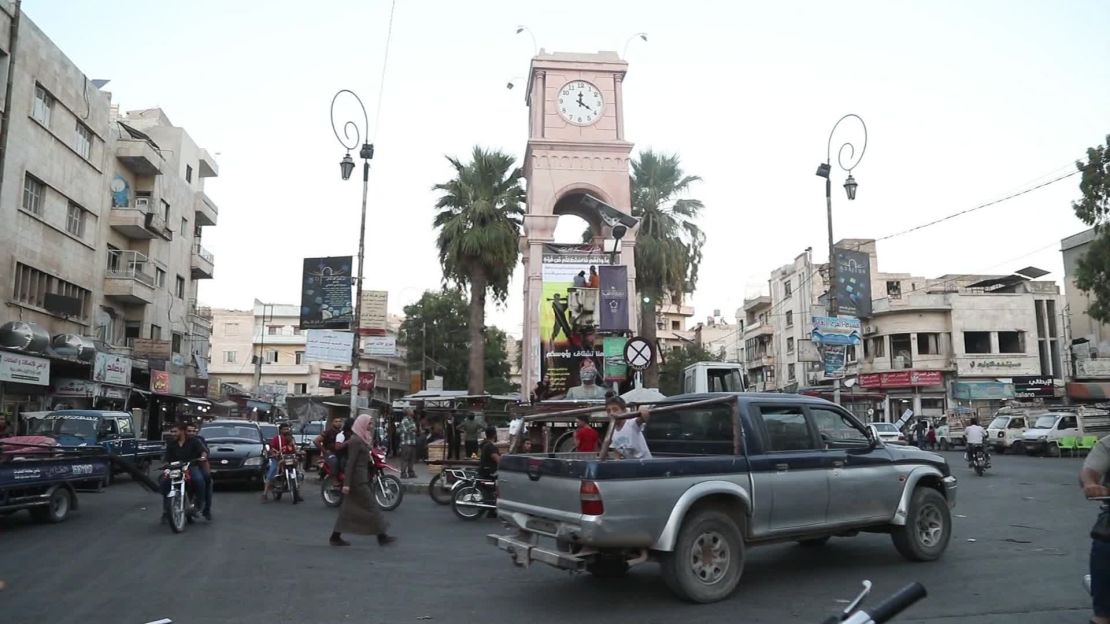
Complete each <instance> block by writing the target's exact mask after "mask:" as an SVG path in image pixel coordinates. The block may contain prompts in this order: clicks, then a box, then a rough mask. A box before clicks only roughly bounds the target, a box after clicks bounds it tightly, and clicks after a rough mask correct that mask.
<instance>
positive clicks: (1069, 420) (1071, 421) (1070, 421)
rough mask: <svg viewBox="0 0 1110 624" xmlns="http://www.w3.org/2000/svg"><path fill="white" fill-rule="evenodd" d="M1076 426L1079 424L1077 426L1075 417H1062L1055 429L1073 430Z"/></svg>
mask: <svg viewBox="0 0 1110 624" xmlns="http://www.w3.org/2000/svg"><path fill="white" fill-rule="evenodd" d="M1078 426H1079V424H1078V421H1077V420H1076V418H1075V416H1064V417H1063V418H1061V419H1060V424H1059V425H1058V426H1057V427H1056V428H1057V429H1075V428H1076V427H1078Z"/></svg>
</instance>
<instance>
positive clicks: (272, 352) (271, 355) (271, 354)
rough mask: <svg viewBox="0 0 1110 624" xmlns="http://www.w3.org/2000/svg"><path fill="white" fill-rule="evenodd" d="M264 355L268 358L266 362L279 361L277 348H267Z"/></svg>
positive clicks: (275, 362)
mask: <svg viewBox="0 0 1110 624" xmlns="http://www.w3.org/2000/svg"><path fill="white" fill-rule="evenodd" d="M264 355H265V358H266V359H265V362H266V363H267V364H277V362H278V351H277V349H266V353H265V354H264Z"/></svg>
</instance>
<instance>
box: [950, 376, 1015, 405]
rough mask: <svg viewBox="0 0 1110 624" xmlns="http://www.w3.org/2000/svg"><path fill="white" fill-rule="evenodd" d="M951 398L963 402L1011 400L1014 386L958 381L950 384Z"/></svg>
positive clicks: (987, 382)
mask: <svg viewBox="0 0 1110 624" xmlns="http://www.w3.org/2000/svg"><path fill="white" fill-rule="evenodd" d="M952 398H954V399H963V400H965V401H974V400H980V401H1001V400H1002V399H1012V398H1014V386H1013V384H1008V383H1002V382H1000V381H958V382H955V383H953V384H952Z"/></svg>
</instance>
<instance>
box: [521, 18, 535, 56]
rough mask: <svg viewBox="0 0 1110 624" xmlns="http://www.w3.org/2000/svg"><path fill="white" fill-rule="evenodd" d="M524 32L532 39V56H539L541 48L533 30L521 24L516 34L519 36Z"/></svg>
mask: <svg viewBox="0 0 1110 624" xmlns="http://www.w3.org/2000/svg"><path fill="white" fill-rule="evenodd" d="M522 32H526V33H528V36H529V37H531V38H532V56H535V55H537V54H539V53H540V46H539V45H538V44H537V43H536V35H535V34H534V33H533V32H532V29H531V28H528V27H527V26H525V25H524V24H521V25H520V26H517V27H516V34H518V35H519V34H520V33H522Z"/></svg>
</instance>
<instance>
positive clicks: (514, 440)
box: [509, 414, 524, 453]
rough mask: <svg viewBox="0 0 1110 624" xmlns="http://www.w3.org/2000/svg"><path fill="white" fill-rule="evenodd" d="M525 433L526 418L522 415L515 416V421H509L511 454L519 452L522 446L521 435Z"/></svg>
mask: <svg viewBox="0 0 1110 624" xmlns="http://www.w3.org/2000/svg"><path fill="white" fill-rule="evenodd" d="M523 431H524V416H523V415H521V414H514V415H513V419H512V420H510V421H509V452H510V453H516V452H518V451H519V450H520V449H519V445H520V434H521V433H522V432H523Z"/></svg>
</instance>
